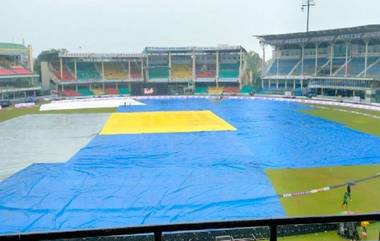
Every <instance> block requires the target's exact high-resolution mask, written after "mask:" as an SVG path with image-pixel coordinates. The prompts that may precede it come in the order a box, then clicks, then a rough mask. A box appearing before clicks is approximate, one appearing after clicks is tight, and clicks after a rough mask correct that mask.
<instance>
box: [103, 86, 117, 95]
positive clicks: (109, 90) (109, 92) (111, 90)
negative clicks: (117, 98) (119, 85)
mask: <svg viewBox="0 0 380 241" xmlns="http://www.w3.org/2000/svg"><path fill="white" fill-rule="evenodd" d="M117 94H119V91H117V89H115V88H106V95H117Z"/></svg>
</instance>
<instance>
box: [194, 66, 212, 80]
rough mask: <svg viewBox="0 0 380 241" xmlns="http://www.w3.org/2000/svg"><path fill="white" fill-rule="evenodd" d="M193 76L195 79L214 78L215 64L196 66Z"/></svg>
mask: <svg viewBox="0 0 380 241" xmlns="http://www.w3.org/2000/svg"><path fill="white" fill-rule="evenodd" d="M195 75H196V77H197V78H215V77H216V65H215V64H197V65H196V70H195Z"/></svg>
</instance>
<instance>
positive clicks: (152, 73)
mask: <svg viewBox="0 0 380 241" xmlns="http://www.w3.org/2000/svg"><path fill="white" fill-rule="evenodd" d="M149 78H150V79H168V78H169V69H168V67H151V68H150V69H149Z"/></svg>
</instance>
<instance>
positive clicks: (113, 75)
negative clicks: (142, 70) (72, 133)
mask: <svg viewBox="0 0 380 241" xmlns="http://www.w3.org/2000/svg"><path fill="white" fill-rule="evenodd" d="M104 78H105V79H108V80H126V79H128V71H126V70H125V69H124V67H123V65H122V64H120V63H104Z"/></svg>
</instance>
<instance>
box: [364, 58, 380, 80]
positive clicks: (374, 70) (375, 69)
mask: <svg viewBox="0 0 380 241" xmlns="http://www.w3.org/2000/svg"><path fill="white" fill-rule="evenodd" d="M378 59H379V58H378V57H371V58H368V66H369V65H371V64H373V63H375V62H376V61H377V60H378ZM367 75H368V76H374V77H375V76H376V77H377V76H379V75H380V62H377V63H376V64H375V65H373V66H372V67H371V68H369V69H368V70H367Z"/></svg>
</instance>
